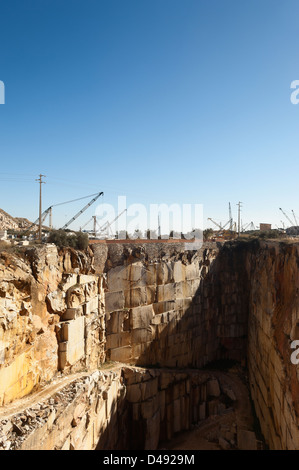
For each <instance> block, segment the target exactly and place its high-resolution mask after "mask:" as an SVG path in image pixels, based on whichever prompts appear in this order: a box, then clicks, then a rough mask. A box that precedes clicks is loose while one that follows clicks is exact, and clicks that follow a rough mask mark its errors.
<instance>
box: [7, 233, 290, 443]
mask: <svg viewBox="0 0 299 470" xmlns="http://www.w3.org/2000/svg"><path fill="white" fill-rule="evenodd" d="M298 258H299V257H298V246H297V245H296V244H292V245H288V244H282V243H278V242H250V243H247V242H237V243H226V244H224V245H223V246H222V245H216V244H207V245H204V246H203V247H202V249H201V250H199V251H197V252H191V251H184V250H183V246H180V245H179V244H177V243H175V244H173V246H172V245H171V244H169V245H163V244H153V245H150V244H144V245H140V246H136V244H134V245H132V246H130V245H109V246H106V245H93V246H92V249H89V250H88V251H87V252H86V253H82V252H77V251H75V250H72V249H67V250H64V251H61V252H59V251H58V250H57V248H56V247H54V246H52V245H48V246H44V247H39V248H35V249H27V250H23V252H22V254H21V255H20V254H19V255H18V256H17V255H13V254H11V253H4V252H3V253H1V254H0V406H1V405H2V406H3V405H5V406H4V408H2V409H3V410H4V411H5V409H6V408H7V406H8V405H9V403H11V402H14V401H15V400H16V399H19V398H21V397H24V396H26V395H28V394H29V393H30V392H32V391H34V390H38V389H40V388H41V387H42V386H46V384H47V383H49V382H50V381H53V379H55V380H58V378H59V377H64V376H65V377H66V375H65V374H68V376H69V377H70V379H71V377H72V374H75V373H78V372H80V373H83V371H84V374H85V375H84V377H85V378H86V380H87V382H86V383H85V382H84V380H85V379H84V380H83V379H82V380H83V382H84V384H85V385H84V386H82V387H83V388H82V390H83V391H82V390H81V388H80V387H81V386H80V387H79V389H80V390H81V391H82V395H80V398H78V403H79V402H80V401H81V402H82V401H83V403H84V406H83V408H82V409H81V408H80V410H79V408H76V406H77V401H76V400H75V398H74V397H75V395H74V396H73V395H72V393H71V394H69V395H68V393H67V394H66V396H69V397H73V398H72V399H70V400H71V401H72V400H73V399H74V400H75V402H74V409H73V407H72V406H71V407H70V408H69V410H70V411H69V412H68V411H67V410H64V411H63V412H62V409H63V408H61V410H60V408H59V407H58V408H59V410H60V411H59V410H58V408H57V410H56V408H55V410H56V411H55V413H56V414H55V413H54V412H53V413H54V414H53V413H52V415H51V416H52V418H51V420H52V419H53V421H51V420H50V421H51V422H52V424H53V426H52V424H51V425H49V426H50V427H49V429H50V430H51V432H50V431H49V432H50V433H51V437H49V436H47V435H45V439H46V441H45V443H44V448H47V446H52V448H54V447H56V448H107V446H110V448H129V447H131V448H134V447H132V445H133V444H132V442H129V441H128V442H127V441H126V442H125V441H124V439H123V438H122V437H121V436H122V435H123V433H121V432H120V433H119V434H118V437H116V436H115V435H114V436H113V429H115V426H116V425H117V426H119V429H120V430H121V429H123V430H125V429H127V428H128V427H129V428H130V426H131V430H132V432H133V433H135V434H134V435H136V439H137V436H139V437H140V440H139V441H138V442H139V444H138V445H139V447H140V448H142V446H147V448H156V447H157V445H158V441H159V439H165V438H170V437H171V436H172V435H173V432H176V430H184V429H190V426H191V425H192V423H193V424H194V422H196V420H198V419H203V410H205V413H207V411H208V412H209V413H208V415H209V414H213V413H214V412H215V410H218V411H217V413H218V414H219V413H220V412H221V410H222V411H224V408H223V407H221V406H220V405H221V404H222V405H223V402H221V400H220V402H219V400H218V398H217V400H218V402H219V403H217V404H215V406H214V405H212V404H210V405H208V402H213V400H214V399H216V398H215V397H214V398H212V396H213V393H216V392H215V390H216V389H217V387H218V388H219V384H220V385H221V380H220V377H218V379H217V380H218V382H217V380H216V382H217V384H216V382H214V385H213V380H214V379H215V377H214V378H213V376H209V375H207V376H204V372H201V373H200V374H201V375H200V374H199V375H198V378H196V377H197V376H196V374H195V375H192V374H191V372H189V373H188V374H187V376H186V377H185V378H182V377H181V376H180V374H181V372H179V371H178V369H185V370H186V368H194V369H200V368H202V367H204V366H207V365H209V364H210V363H211V362H213V361H218V360H223V359H225V360H235V361H237V362H239V363H241V364H242V365H243V366H246V365H247V366H248V372H249V382H250V391H251V395H252V398H253V401H254V404H255V409H256V413H257V416H258V418H259V421H260V425H261V429H262V432H263V435H264V437H265V440H266V443H267V444H268V445H269V446H270V448H274V449H280V448H283V449H292V448H298V446H299V434H298V413H299V387H298V383H299V382H298V366H296V365H294V364H292V363H291V361H290V355H291V353H292V350H291V348H290V343H291V341H292V340H295V339H298V340H299V328H298V323H299V320H298V287H299V285H298V284H299V281H298V279H299V276H298V266H299V259H298ZM105 358H107V359H108V360H110V361H113V362H116V363H117V362H119V363H121V364H120V366H119V372H117V377H118V378H116V376H113V377H114V379H113V378H112V379H111V380H110V378H108V375H109V374H108V375H107V377H106V378H105V377H103V376H101V375H99V376H94V375H92V372H93V371H94V370H95V369H98V368H99V367H102V366H103V364H104V362H105ZM123 363H125V364H127V365H128V366H134V365H138V366H142V367H144V368H146V367H153V366H154V367H156V372H152V373H151V372H150V371H149V372H148V371H146V370H144V369H143V370H141V369H140V370H137V369H136V370H135V372H132V369H130V368H128V367H127V369H126V368H125V366H124V365H122V364H123ZM106 367H109V366H108V364H107V366H106ZM157 367H158V368H159V369H157ZM163 368H164V369H165V368H167V369H168V372H165V374H166V375H165V374H164V375H163V373H162V371H163ZM159 371H160V372H159ZM171 371H172V372H171ZM176 371H177V372H176ZM198 373H199V372H198ZM148 374H149V375H148ZM151 374H152V375H151ZM153 374H154V375H153ZM167 374H170V376H171V377H172V382H171V383H169V387H170V388H167V387H166V388H167V390H168V392H167V397H168V398H167V400H168V401H167V404H168V405H169V410H168V413H169V416H168V418H167V413H166V414H165V410H164V412H163V409H164V408H165V406H166V405H165V402H164V401H163V396H164V395H165V393H166V391H165V390H166V388H163V386H164V385H163V384H164V382H163V381H164V378H165V377H166V376H167ZM171 374H172V375H171ZM190 374H191V375H190ZM91 375H92V377H93V378H92V379H90V380H91V382H90V383H93V384H94V385H93V386H92V388H91V389H90V390H92V392H90V393H91V394H92V397H93V398H92V399H91V398H90V397H91V395H90V393H89V392H86V390H87V389H88V380H89V379H88V377H89V376H90V377H91ZM170 376H169V377H170ZM195 376H196V377H195ZM109 377H110V376H109ZM180 377H181V378H180ZM199 377H200V378H199ZM203 377H206V381H205V380H203V379H202V378H203ZM106 379H107V380H108V383H109V386H108V385H107V384H106ZM59 380H60V379H59ZM80 380H81V379H80ZM190 380H191V382H190ZM99 381H100V382H101V384H102V382H103V381H104V382H103V384H102V385H100V382H99ZM161 381H162V382H161ZM188 381H189V382H188ZM143 382H147V385H146V386H142V385H140V384H141V383H143ZM177 382H184V385H180V386H178V387H176V386H175V384H176V383H177ZM207 382H209V386H208V385H207V384H206V385H202V386H201V384H203V383H207ZM80 383H81V382H80ZM187 383H189V385H190V383H192V384H193V385H194V387H195V388H196V389H201V388H202V390H205V387H208V388H207V390H209V393H210V395H209V396H210V399H209V400H206V399H203V398H201V399H198V398H196V397H198V396H199V395H198V393H199V392H194V393H195V395H193V394H192V393H193V392H192V393H191V392H190V391H188V392H187V389H188V390H189V388H188V387H189V385H187ZM161 384H162V385H161ZM78 386H79V385H78ZM106 386H107V387H108V388H107V387H106ZM48 387H50V383H49V385H48ZM105 387H106V388H105ZM180 387H181V388H180ZM213 387H214V388H213ZM221 387H222V388H221V390H219V391H220V392H221V393H222V392H223V391H224V389H223V384H222V385H221ZM191 388H192V387H191ZM106 389H107V390H106ZM212 389H213V390H214V392H212V393H211V390H212ZM45 390H47V387H46V388H45ZM97 390H102V391H103V393H102V391H101V392H100V393H98V392H97ZM105 390H106V392H105ZM146 390H148V392H146ZM153 390H155V393H152V392H153ZM104 392H105V393H104ZM143 392H144V393H145V395H146V393H150V395H149V396H148V397H147V398H146V397H145V395H144V394H143ZM80 393H81V392H80ZM200 393H203V394H204V393H206V392H200ZM225 393H226V392H225ZM88 394H89V395H88ZM138 394H140V396H139V395H138ZM217 394H218V391H217ZM33 396H34V395H33ZM175 396H176V398H174V397H175ZM226 396H227V393H226ZM105 397H106V398H105ZM109 397H110V398H109ZM164 398H165V397H164ZM56 399H57V400H58V398H57V397H56ZM107 400H108V401H107ZM177 400H178V401H177ZM214 401H215V400H214ZM54 402H55V400H54ZM195 403H196V405H194V404H195ZM203 403H204V405H203ZM57 404H59V400H58V402H57ZM191 405H192V406H191ZM47 406H50V404H48V405H47ZM51 406H52V405H51ZM194 406H195V408H196V410H197V411H196V412H195V411H194V412H193V411H191V410H192V409H193V408H194ZM213 406H214V408H213ZM219 406H220V407H219ZM163 407H164V408H163ZM75 408H76V410H77V411H76V412H75V411H74V410H75ZM178 409H179V410H180V412H179V415H180V418H177V416H178V413H177V412H175V410H178ZM0 410H1V409H0ZM171 410H172V411H171ZM219 410H220V411H219ZM52 411H53V410H52ZM73 412H74V413H75V414H76V416H77V418H76V419H75V418H74V416H73V415H72V413H73ZM57 413H58V414H57ZM163 413H164V414H163ZM171 413H174V414H175V416H176V421H173V420H172V418H170V414H171ZM190 413H191V415H192V416H193V418H192V419H191V418H190V416H191V415H190ZM192 413H193V414H192ZM194 413H195V415H194ZM217 413H216V414H217ZM29 414H30V413H29ZM41 414H42V413H41ZM50 414H51V413H50ZM54 415H55V416H56V418H55V417H54ZM186 415H188V416H189V418H187V417H186ZM208 415H205V417H207V416H208ZM47 416H48V415H47ZM49 416H50V415H49ZM58 416H60V418H59V420H60V421H59V422H61V423H63V422H64V424H65V429H66V430H67V429H69V431H68V433H67V432H66V434H63V436H62V435H61V434H59V433H58V434H57V432H56V430H55V429H56V428H55V419H58ZM71 416H73V417H72V419H70V418H71ZM27 418H28V417H27ZM27 418H26V420H25V419H24V420H23V421H22V419H21V420H19V421H16V422H15V427H14V426H13V425H12V427H9V426H8V427H7V429H8V428H9V429H8V430H7V433H8V434H9V433H12V434H10V436H13V435H19V436H22V435H23V434H22V429H21V428H22V426H29V429H28V428H26V433H25V434H26V436H27V433H28V436H27V437H26V439H21V440H20V439H19V440H18V445H16V446H15V447H18V448H19V447H20V446H23V447H24V448H30V446H33V447H34V445H38V444H36V443H38V442H39V440H38V438H37V434H34V433H35V432H37V428H34V427H33V428H32V429H31V427H30V426H31V424H30V422H28V420H27ZM73 418H74V421H73ZM18 419H19V418H18ZM28 419H29V421H30V419H31V418H30V416H29V418H28ZM47 419H48V418H47ZM178 419H179V421H178ZM126 420H127V421H126ZM192 420H193V421H192ZM104 422H105V423H106V425H105V426H106V428H105V430H104V428H103V426H104ZM1 423H2V421H1V411H0V441H1V435H2V434H1V433H4V434H5V432H6V431H3V429H4V428H1ZM22 423H23V424H22ZM24 423H25V424H24ZM26 423H27V424H26ZM28 423H29V424H28ZM67 423H69V424H67ZM72 423H73V424H72ZM76 423H77V424H76ZM80 423H81V424H80ZM83 423H84V424H83ZM107 423H110V424H109V426H108V424H107ZM117 423H118V424H117ZM167 423H168V424H167ZM2 424H3V423H2ZM4 426H5V424H4ZM20 426H21V428H20ZM51 426H52V427H51ZM68 426H69V427H68ZM80 426H81V427H80ZM132 426H133V427H132ZM138 426H139V428H138ZM167 426H168V427H167ZM188 426H189V427H188ZM72 428H76V429H73V430H72ZM1 429H2V431H1ZM5 429H6V428H5ZM24 429H25V428H24ZM38 429H39V426H38ZM83 429H89V430H90V431H88V432H87V434H86V436H85V438H84V437H83V434H84V432H85V431H84V432H83ZM95 429H96V431H94V430H95ZM29 431H30V432H29ZM39 432H40V430H39ZM89 432H90V434H88V433H89ZM114 432H115V431H114ZM229 432H231V431H228V434H229ZM248 432H251V428H250V429H249V428H248ZM18 433H19V434H18ZM30 433H31V434H30ZM32 433H33V434H34V435H33V434H32ZM29 434H30V436H31V437H30V439H31V440H30V439H29ZM100 434H101V435H102V440H99V435H100ZM126 435H127V434H126ZM244 435H245V434H244ZM157 436H160V437H158V438H157ZM27 438H28V439H29V440H27ZM9 439H11V437H10V438H9ZM9 439H8V438H7V439H6V441H7V440H8V441H9ZM242 439H243V438H242V437H240V442H241V441H242ZM244 439H245V438H244ZM244 439H243V440H244ZM245 441H246V439H245ZM253 441H254V439H253ZM253 441H252V442H253ZM9 442H10V441H9ZM30 442H31V444H30ZM34 442H35V444H34ZM221 442H222V445H223V446H224V447H225V446H226V444H225V442H223V441H221ZM254 442H255V441H254ZM0 445H1V444H0ZM11 445H12V447H14V445H13V444H11ZM82 446H83V447H82ZM3 447H5V445H4V444H3ZM50 448H51V447H50Z"/></svg>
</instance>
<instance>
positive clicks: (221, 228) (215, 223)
mask: <svg viewBox="0 0 299 470" xmlns="http://www.w3.org/2000/svg"><path fill="white" fill-rule="evenodd" d="M208 220H211V222H213V224H214V225H216V226H217V227H219V229H220V230H221V231H222V230H224V229H225V227H226V226H227V225H228V224H230V222H231V221H230V220H229V221H228V222H226V224H224V225H223V227H221V225H219V224H217V222H215V220H213V219H211V217H208Z"/></svg>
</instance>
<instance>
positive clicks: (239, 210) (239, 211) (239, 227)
mask: <svg viewBox="0 0 299 470" xmlns="http://www.w3.org/2000/svg"><path fill="white" fill-rule="evenodd" d="M241 204H243V203H242V202H240V201H239V202H238V204H237V206H238V237H239V236H240V229H241V225H240V214H241Z"/></svg>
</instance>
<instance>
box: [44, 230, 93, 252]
mask: <svg viewBox="0 0 299 470" xmlns="http://www.w3.org/2000/svg"><path fill="white" fill-rule="evenodd" d="M47 242H48V243H54V244H55V245H56V246H58V248H65V247H70V248H75V249H76V250H86V248H87V247H88V235H87V233H83V232H71V233H68V232H65V231H64V230H52V232H51V233H50V235H49V237H48V239H47Z"/></svg>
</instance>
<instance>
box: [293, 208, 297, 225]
mask: <svg viewBox="0 0 299 470" xmlns="http://www.w3.org/2000/svg"><path fill="white" fill-rule="evenodd" d="M292 213H293V216H294V220H295V224H296V227H298V222H297V219H296V216H295V212H294V211H293V209H292Z"/></svg>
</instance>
